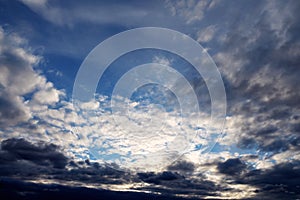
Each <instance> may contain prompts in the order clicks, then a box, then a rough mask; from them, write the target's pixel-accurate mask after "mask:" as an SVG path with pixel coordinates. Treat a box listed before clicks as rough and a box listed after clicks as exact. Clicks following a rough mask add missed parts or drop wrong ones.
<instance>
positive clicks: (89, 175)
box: [0, 138, 225, 199]
mask: <svg viewBox="0 0 300 200" xmlns="http://www.w3.org/2000/svg"><path fill="white" fill-rule="evenodd" d="M170 168H171V169H172V171H163V172H140V173H137V174H135V173H132V172H128V171H125V170H121V169H118V166H117V165H115V164H114V165H108V164H99V163H97V162H93V161H90V160H82V161H74V160H72V159H71V158H67V157H66V156H65V154H64V153H63V152H62V151H61V149H60V148H59V147H58V146H56V145H54V144H51V143H46V142H42V141H40V142H35V143H32V142H29V141H27V140H25V139H22V138H11V139H7V140H4V141H2V143H1V150H0V180H2V182H1V184H4V187H8V190H9V191H10V192H11V193H12V194H13V195H17V194H18V192H17V190H14V189H13V188H12V187H13V186H10V183H8V182H6V181H4V182H3V180H6V179H7V178H9V179H11V178H13V179H12V180H14V181H16V180H19V181H26V180H34V181H39V180H45V179H46V180H48V181H51V180H52V181H54V182H57V183H60V182H63V183H67V185H70V186H72V185H74V184H75V183H76V184H80V185H87V186H97V187H99V188H101V184H105V185H111V184H112V185H116V184H117V185H122V184H130V183H131V184H137V183H139V184H141V183H147V184H149V185H147V186H143V187H138V188H135V187H132V189H135V190H141V191H145V190H147V191H151V192H159V193H162V194H163V195H160V197H157V198H158V199H160V198H162V199H168V198H171V199H173V198H175V197H174V196H173V195H175V194H191V195H198V196H203V197H204V196H207V195H209V196H215V195H217V192H219V191H223V190H225V189H224V188H223V187H221V186H218V185H216V184H215V183H214V182H212V181H209V180H207V179H206V178H205V177H204V176H202V175H198V177H196V178H191V177H189V176H188V173H186V172H187V170H188V171H189V170H193V169H194V166H193V165H192V164H191V163H189V162H187V161H180V162H177V163H176V165H173V166H172V167H171V166H170ZM176 171H177V172H176ZM14 181H13V182H14ZM22 184H23V183H22ZM24 184H25V183H24ZM76 184H75V185H76ZM23 186H24V187H25V190H28V188H27V186H26V184H25V185H22V187H23ZM36 186H37V188H35V189H34V188H32V187H30V189H29V190H34V191H31V192H33V194H29V196H28V198H31V197H32V198H33V199H34V198H35V197H36V196H35V192H36V193H37V194H36V195H38V197H40V195H41V196H44V195H45V194H46V193H42V192H41V191H40V190H39V189H40V188H48V187H49V190H51V189H50V188H52V187H54V188H58V189H59V190H60V189H62V188H61V187H60V186H43V185H41V186H39V185H36ZM23 189H24V188H23ZM23 189H21V190H23ZM64 189H66V191H65V190H64ZM64 189H63V190H62V193H60V192H58V194H64V192H67V193H65V194H64V195H68V192H70V191H73V189H72V187H69V188H64ZM53 190H54V189H53ZM84 190H88V189H84ZM74 191H77V189H76V188H75V189H74ZM1 192H2V193H3V194H5V195H10V193H6V192H5V191H3V190H0V193H1ZM22 192H24V193H26V191H22ZM98 192H99V191H98ZM99 194H101V193H99ZM112 194H113V193H112ZM120 194H121V193H120ZM122 194H123V193H122ZM31 195H33V196H31ZM109 195H110V194H109ZM164 195H167V196H166V197H164ZM124 196H126V195H124ZM146 196H147V195H146ZM149 196H151V195H149ZM17 197H18V195H17ZM135 197H136V198H137V197H140V198H142V199H143V198H144V196H143V195H141V196H139V195H137V196H132V198H135ZM147 197H148V196H147ZM18 198H19V197H18ZM122 198H123V197H121V198H120V199H122ZM145 198H146V197H145Z"/></svg>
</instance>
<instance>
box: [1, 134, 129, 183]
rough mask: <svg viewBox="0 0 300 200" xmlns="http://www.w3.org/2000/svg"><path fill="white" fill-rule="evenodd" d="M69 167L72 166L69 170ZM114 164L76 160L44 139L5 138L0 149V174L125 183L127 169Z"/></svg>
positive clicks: (127, 179) (127, 180)
mask: <svg viewBox="0 0 300 200" xmlns="http://www.w3.org/2000/svg"><path fill="white" fill-rule="evenodd" d="M66 166H69V167H71V168H70V169H69V170H68V169H67V168H66ZM113 167H115V166H109V165H103V166H102V165H100V164H99V163H95V162H90V161H88V160H86V161H85V162H84V161H83V162H75V161H72V160H70V159H69V158H67V157H66V156H65V155H64V154H63V153H62V152H61V151H60V148H59V147H58V146H56V145H54V144H51V143H50V144H48V143H45V142H38V143H35V144H33V143H31V142H29V141H27V140H25V139H16V138H11V139H7V140H4V141H2V143H1V151H0V169H1V171H0V174H1V176H15V175H17V176H19V178H25V179H26V178H33V179H39V178H40V177H43V176H47V177H48V178H49V179H56V180H64V181H79V182H82V183H99V184H100V183H107V184H122V183H125V182H129V181H130V178H131V177H130V175H129V174H128V173H126V172H123V171H120V170H117V169H114V168H113Z"/></svg>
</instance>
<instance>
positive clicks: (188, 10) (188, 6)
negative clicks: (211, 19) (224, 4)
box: [166, 0, 218, 24]
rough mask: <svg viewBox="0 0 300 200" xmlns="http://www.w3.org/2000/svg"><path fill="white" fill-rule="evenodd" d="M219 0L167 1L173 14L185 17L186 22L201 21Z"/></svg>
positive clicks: (167, 5)
mask: <svg viewBox="0 0 300 200" xmlns="http://www.w3.org/2000/svg"><path fill="white" fill-rule="evenodd" d="M217 4H218V1H214V0H212V1H206V0H205V1H185V0H183V1H175V2H174V1H166V7H167V8H168V9H170V10H171V13H172V15H173V16H180V17H182V18H184V19H185V22H186V24H193V23H195V22H199V21H201V20H202V19H203V18H204V15H205V12H206V11H207V10H209V9H212V8H214V7H215V6H216V5H217Z"/></svg>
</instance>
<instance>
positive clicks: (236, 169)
mask: <svg viewBox="0 0 300 200" xmlns="http://www.w3.org/2000/svg"><path fill="white" fill-rule="evenodd" d="M217 168H218V170H219V172H220V173H223V174H227V175H237V174H241V172H242V171H244V170H245V169H246V164H245V163H244V162H243V161H241V160H240V159H239V158H231V159H228V160H226V161H225V162H222V163H218V167H217Z"/></svg>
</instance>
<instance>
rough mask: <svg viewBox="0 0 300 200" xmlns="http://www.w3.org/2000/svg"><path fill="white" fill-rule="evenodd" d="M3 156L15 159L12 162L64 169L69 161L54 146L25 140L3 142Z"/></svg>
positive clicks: (12, 139)
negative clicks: (22, 161)
mask: <svg viewBox="0 0 300 200" xmlns="http://www.w3.org/2000/svg"><path fill="white" fill-rule="evenodd" d="M1 152H2V156H3V157H4V158H5V157H12V156H14V157H15V158H14V159H12V158H10V160H26V161H30V162H33V163H35V164H37V165H44V166H49V165H50V166H53V167H54V168H64V167H65V166H66V165H67V163H68V159H67V158H66V157H65V156H64V155H63V154H62V153H61V152H59V149H58V146H56V145H54V144H45V143H39V144H37V145H34V144H32V143H30V142H28V141H26V140H24V139H16V138H11V139H7V140H4V141H2V142H1Z"/></svg>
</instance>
